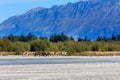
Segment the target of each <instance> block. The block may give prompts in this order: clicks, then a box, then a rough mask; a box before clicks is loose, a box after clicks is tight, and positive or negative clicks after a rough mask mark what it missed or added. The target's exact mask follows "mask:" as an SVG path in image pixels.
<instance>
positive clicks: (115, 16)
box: [0, 0, 120, 39]
mask: <svg viewBox="0 0 120 80" xmlns="http://www.w3.org/2000/svg"><path fill="white" fill-rule="evenodd" d="M119 7H120V0H104V1H103V0H93V1H79V2H76V3H68V4H66V5H61V6H53V7H51V8H41V7H38V8H34V9H31V10H29V11H28V12H26V13H24V14H23V15H19V16H14V17H11V18H9V19H7V20H6V21H4V22H3V23H2V24H0V34H2V35H1V36H4V35H8V34H10V33H12V34H15V35H20V34H27V33H29V32H31V33H33V34H36V35H41V36H47V37H49V36H50V35H51V34H53V33H61V32H64V33H65V34H67V35H68V36H73V37H74V38H78V37H85V36H87V37H89V38H91V39H95V38H97V36H107V37H110V36H111V35H112V34H119V33H120V32H119V31H120V9H119ZM6 31H7V32H6Z"/></svg>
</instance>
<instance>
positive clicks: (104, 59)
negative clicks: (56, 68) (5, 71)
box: [0, 57, 120, 65]
mask: <svg viewBox="0 0 120 80" xmlns="http://www.w3.org/2000/svg"><path fill="white" fill-rule="evenodd" d="M115 62H120V57H94V58H93V57H88V58H87V57H86V58H46V57H45V58H23V59H22V58H21V59H19V58H18V59H17V58H16V59H12V58H11V59H0V65H27V64H81V63H82V64H83V63H115Z"/></svg>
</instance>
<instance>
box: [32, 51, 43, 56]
mask: <svg viewBox="0 0 120 80" xmlns="http://www.w3.org/2000/svg"><path fill="white" fill-rule="evenodd" d="M41 55H42V53H41V52H38V51H37V52H35V53H34V56H41Z"/></svg>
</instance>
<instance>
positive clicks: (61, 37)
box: [49, 33, 69, 42]
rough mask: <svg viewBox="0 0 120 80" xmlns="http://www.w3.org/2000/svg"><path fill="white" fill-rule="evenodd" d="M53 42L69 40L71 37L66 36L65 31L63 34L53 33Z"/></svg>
mask: <svg viewBox="0 0 120 80" xmlns="http://www.w3.org/2000/svg"><path fill="white" fill-rule="evenodd" d="M49 40H50V41H51V42H65V41H68V40H69V37H68V36H66V35H65V34H64V33H61V34H58V35H57V34H52V35H51V37H50V39H49Z"/></svg>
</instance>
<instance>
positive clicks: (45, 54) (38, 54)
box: [34, 51, 50, 56]
mask: <svg viewBox="0 0 120 80" xmlns="http://www.w3.org/2000/svg"><path fill="white" fill-rule="evenodd" d="M49 55H50V53H48V52H46V51H44V52H38V51H37V52H35V53H34V56H49Z"/></svg>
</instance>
